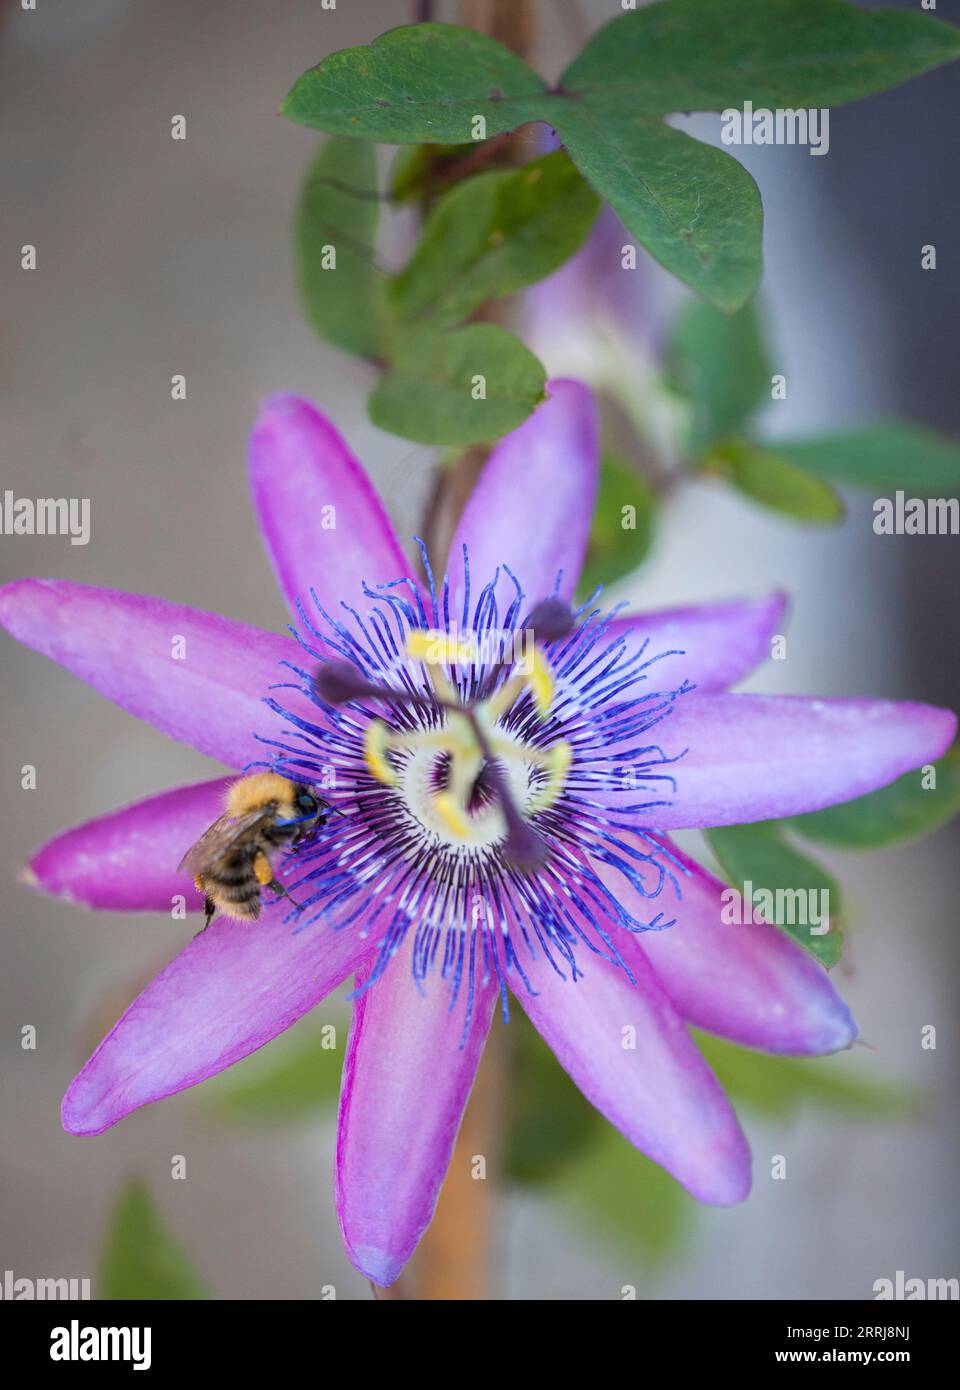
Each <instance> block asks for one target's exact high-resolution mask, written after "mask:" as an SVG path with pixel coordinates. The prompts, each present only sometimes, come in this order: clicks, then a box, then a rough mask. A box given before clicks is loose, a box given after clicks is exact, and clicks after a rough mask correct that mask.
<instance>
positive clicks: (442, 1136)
mask: <svg viewBox="0 0 960 1390" xmlns="http://www.w3.org/2000/svg"><path fill="white" fill-rule="evenodd" d="M410 967H411V961H410V951H409V948H405V949H404V950H402V951H401V952H400V953H399V954H398V955H397V956H396V957H395V958H394V959H393V960H392V961H391V962H390V964H389V966H388V968H387V970H386V972H385V973H384V974H383V975H382V976H381V977H380V979H379V980H377V981H376V982H375V983H374V984H373V985H372V986H371V987H370V989H369V990H368V991H367V992H366V993H365V994H362V995H361V996H360V998H359V999H358V1001H357V1004H356V1008H355V1010H354V1016H353V1025H352V1028H351V1031H350V1040H349V1043H348V1044H347V1057H346V1062H345V1064H344V1069H343V1086H342V1089H341V1092H340V1130H339V1137H338V1141H337V1177H336V1189H337V1212H338V1215H339V1218H340V1229H341V1231H342V1232H343V1239H344V1242H345V1244H346V1247H347V1253H348V1254H349V1256H350V1258H351V1260H352V1261H353V1263H354V1264H355V1265H356V1267H357V1269H359V1270H360V1271H361V1273H362V1274H365V1275H366V1276H367V1278H368V1279H372V1280H373V1282H374V1283H375V1284H382V1285H387V1284H392V1283H393V1282H394V1280H395V1279H396V1278H397V1276H398V1275H399V1273H400V1271H401V1269H402V1268H403V1266H404V1264H405V1263H406V1261H407V1260H408V1259H409V1258H410V1256H411V1254H412V1253H413V1251H414V1249H415V1247H416V1244H417V1242H418V1241H419V1239H420V1237H421V1236H422V1235H423V1232H424V1231H425V1230H426V1228H427V1226H428V1224H429V1222H430V1218H431V1217H432V1216H433V1209H434V1207H435V1206H436V1202H437V1197H438V1196H439V1193H440V1187H441V1184H442V1183H443V1179H444V1177H445V1176H446V1172H447V1167H448V1166H449V1163H450V1156H451V1154H452V1153H453V1145H454V1141H455V1139H456V1137H457V1130H458V1128H459V1126H460V1119H461V1117H462V1115H463V1111H464V1107H465V1106H466V1103H467V1097H468V1096H469V1094H470V1088H471V1086H472V1085H473V1079H474V1076H475V1074H476V1070H477V1065H478V1063H479V1061H480V1055H481V1053H482V1051H483V1044H484V1042H485V1041H486V1037H487V1032H488V1030H489V1027H490V1018H491V1014H492V1012H493V1005H494V1002H495V1000H496V998H497V988H496V985H495V983H493V982H489V981H485V982H483V983H478V985H477V986H476V990H475V994H474V1001H473V1017H472V1020H471V1024H470V1029H469V1033H468V1036H467V1040H466V1043H465V1045H464V1046H463V1047H462V1048H461V1046H460V1043H461V1040H462V1037H463V1031H464V1022H465V1017H466V1013H465V998H464V996H465V993H466V988H465V986H464V987H462V988H461V995H460V999H459V1001H458V1003H457V1004H456V1006H455V1007H453V1008H452V1009H451V994H450V986H449V983H448V982H447V981H444V980H442V979H441V978H440V977H439V976H437V975H433V976H430V977H428V978H427V979H426V981H425V982H424V984H423V993H421V992H420V991H419V990H418V988H417V985H416V983H415V982H414V979H413V975H412V972H411V968H410ZM358 983H359V978H358Z"/></svg>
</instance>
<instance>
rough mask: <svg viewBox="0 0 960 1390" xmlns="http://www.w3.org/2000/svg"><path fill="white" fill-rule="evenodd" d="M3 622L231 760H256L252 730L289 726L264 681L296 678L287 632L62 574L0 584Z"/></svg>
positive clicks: (295, 699) (299, 659)
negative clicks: (269, 705)
mask: <svg viewBox="0 0 960 1390" xmlns="http://www.w3.org/2000/svg"><path fill="white" fill-rule="evenodd" d="M0 623H2V624H3V626H4V627H5V628H6V629H7V631H8V632H9V633H11V635H12V636H14V637H16V638H17V640H18V641H19V642H23V643H24V644H25V645H26V646H28V647H33V648H34V650H35V651H38V652H43V654H44V656H49V657H51V658H52V659H53V660H54V661H58V662H59V663H60V665H61V666H65V667H66V668H67V670H68V671H72V672H73V674H74V675H75V676H79V677H80V679H81V680H84V681H86V682H87V684H88V685H92V686H93V688H94V689H95V690H99V691H100V693H101V695H106V696H107V698H108V699H110V700H113V701H114V702H115V703H116V704H118V705H120V706H122V708H123V709H126V710H129V711H130V713H131V714H135V715H137V716H138V718H140V719H145V720H146V721H147V723H149V724H153V725H154V726H155V727H156V728H158V729H160V730H162V731H163V733H165V734H169V735H170V737H171V738H176V739H179V740H180V742H181V743H187V744H190V745H191V746H192V747H193V748H197V749H199V751H200V752H201V753H206V754H208V755H209V756H210V757H211V758H217V759H218V760H219V761H220V762H222V763H226V764H227V766H228V767H236V768H242V767H244V766H245V765H246V764H247V763H248V762H250V761H252V760H253V759H256V758H263V756H264V748H263V744H262V743H259V742H257V741H256V739H255V738H254V733H255V732H258V733H260V734H263V735H267V736H270V737H276V736H277V734H278V731H279V729H280V728H281V727H283V728H285V727H286V726H285V725H283V726H281V724H280V721H279V719H278V716H277V715H275V714H274V713H272V712H271V711H270V710H267V709H265V708H264V706H263V704H262V702H261V701H262V697H263V696H265V695H266V694H267V693H268V691H269V688H270V686H272V685H276V684H277V683H278V682H284V681H293V680H294V679H295V677H294V676H293V675H292V673H291V672H290V671H289V670H288V669H287V668H286V667H284V666H283V665H281V663H282V662H283V661H292V662H293V663H294V664H295V665H298V666H302V665H303V664H304V655H303V653H302V651H301V649H300V647H299V646H298V645H297V644H296V643H295V642H294V641H292V640H291V639H290V638H288V637H280V636H278V635H277V634H275V633H272V632H263V631H261V630H260V629H259V628H255V627H249V626H248V625H247V624H246V623H237V622H233V621H232V620H231V619H229V618H221V617H220V616H219V615H218V614H215V613H203V612H201V611H200V610H199V609H197V608H188V607H186V606H184V605H182V604H178V603H167V602H166V601H165V600H164V599H160V598H150V597H147V596H145V595H142V594H126V593H122V592H121V591H120V590H118V589H99V588H94V587H92V586H91V585H87V584H71V583H68V582H67V581H66V580H62V579H21V580H19V581H18V582H17V583H15V584H7V585H6V586H5V587H4V588H2V589H0ZM178 638H182V639H183V646H182V650H183V657H182V659H180V658H179V657H178V655H177V653H178V652H179V651H180V650H181V648H180V644H179V643H178V642H177V641H176V639H178ZM280 695H281V697H282V700H283V703H284V704H285V705H286V707H287V708H289V709H294V710H297V711H298V712H300V713H306V714H308V715H309V716H310V717H313V718H314V719H315V718H316V715H317V710H316V707H315V706H314V705H312V704H310V702H309V701H307V700H306V699H305V698H304V697H303V696H301V695H299V694H298V693H297V692H293V691H287V690H284V691H282V692H280Z"/></svg>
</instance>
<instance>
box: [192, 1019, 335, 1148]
mask: <svg viewBox="0 0 960 1390" xmlns="http://www.w3.org/2000/svg"><path fill="white" fill-rule="evenodd" d="M341 1032H342V1033H343V1034H344V1036H345V1033H346V1030H345V1029H342V1030H341V1029H340V1028H338V1029H337V1033H336V1041H337V1046H335V1047H331V1046H330V1042H331V1041H332V1040H333V1038H334V1035H333V1034H331V1033H324V1032H321V1031H318V1030H317V1029H316V1028H315V1027H314V1026H312V1025H311V1026H310V1027H309V1028H307V1029H302V1030H300V1031H298V1032H295V1033H294V1035H293V1036H292V1037H291V1038H289V1039H287V1038H284V1039H282V1040H280V1039H278V1040H277V1041H276V1042H274V1043H271V1044H270V1045H269V1046H267V1047H265V1048H262V1049H261V1050H260V1051H259V1052H255V1053H254V1054H253V1055H252V1056H250V1057H246V1058H244V1060H243V1061H242V1062H238V1063H237V1064H236V1066H233V1067H231V1068H230V1070H229V1072H224V1073H222V1074H221V1076H219V1077H216V1078H214V1079H213V1080H212V1081H209V1082H208V1083H207V1085H206V1086H204V1088H203V1100H204V1102H205V1104H206V1106H207V1107H208V1109H209V1111H210V1113H211V1114H212V1115H213V1116H214V1118H215V1119H217V1120H221V1121H224V1122H226V1123H228V1124H237V1125H283V1124H295V1123H297V1122H299V1121H301V1120H311V1119H315V1118H316V1116H317V1115H318V1114H321V1113H322V1112H323V1111H324V1110H325V1109H328V1108H330V1107H331V1106H334V1105H335V1104H336V1101H337V1096H338V1094H339V1090H340V1073H341V1071H342V1068H343V1042H342V1038H341V1036H340V1034H341Z"/></svg>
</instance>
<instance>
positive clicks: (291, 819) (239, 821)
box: [177, 772, 331, 931]
mask: <svg viewBox="0 0 960 1390" xmlns="http://www.w3.org/2000/svg"><path fill="white" fill-rule="evenodd" d="M330 809H331V808H330V807H329V805H328V804H327V803H326V802H325V801H322V800H321V799H320V797H318V796H316V795H315V794H314V792H312V791H311V789H310V788H309V787H308V786H305V785H304V784H303V783H302V782H291V781H290V780H289V778H287V777H281V776H280V774H279V773H276V772H254V773H251V774H250V776H248V777H241V779H240V781H239V782H234V783H233V785H232V786H231V787H230V788H229V789H228V791H227V798H226V804H225V807H224V813H223V815H222V816H220V817H219V819H218V820H215V821H214V823H213V825H211V826H210V828H209V830H206V831H204V833H203V834H202V835H201V836H200V839H199V840H198V841H197V843H196V844H195V845H193V846H192V847H191V848H190V849H188V850H187V852H186V854H185V855H184V856H183V858H182V859H181V861H180V863H179V865H178V866H177V867H178V869H185V870H186V871H187V872H188V873H191V874H193V876H194V878H193V881H194V883H195V884H196V886H197V889H198V891H199V892H201V893H202V894H203V899H204V901H203V907H204V911H205V912H206V914H207V920H206V921H205V922H204V924H203V926H202V927H201V929H200V930H201V931H205V930H206V928H207V927H208V926H209V925H210V919H211V917H212V916H213V914H214V913H215V912H217V911H218V910H219V911H220V912H222V913H223V914H224V916H225V917H233V918H234V919H235V920H237V921H240V922H255V921H256V920H257V918H258V917H259V916H260V906H261V893H262V890H263V889H264V888H269V889H270V890H271V892H273V893H277V894H282V895H283V897H285V898H290V894H289V893H288V892H287V890H286V888H284V886H283V884H282V883H280V882H279V881H278V879H277V878H276V876H275V874H274V872H273V866H272V864H271V863H270V858H269V853H268V852H269V851H270V850H271V849H275V848H277V847H279V846H281V845H283V846H285V847H287V848H292V847H293V846H294V845H298V844H300V843H301V842H302V841H303V840H305V839H306V838H307V837H308V836H309V835H312V834H313V832H314V831H315V830H318V829H319V828H320V826H322V825H324V824H325V823H326V820H327V817H328V814H329V811H330ZM290 901H291V902H293V899H292V898H290ZM296 906H297V904H296V903H294V907H296Z"/></svg>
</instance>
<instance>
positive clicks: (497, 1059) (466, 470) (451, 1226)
mask: <svg viewBox="0 0 960 1390" xmlns="http://www.w3.org/2000/svg"><path fill="white" fill-rule="evenodd" d="M460 18H461V21H462V23H464V24H465V25H467V26H468V27H470V28H472V29H477V30H479V31H480V32H481V33H484V34H489V35H491V37H492V38H495V39H499V40H500V42H501V43H504V44H506V45H507V46H508V47H509V48H512V49H513V50H514V52H516V53H519V54H520V56H521V57H522V58H526V59H527V60H530V59H531V58H532V56H533V46H534V39H535V27H536V0H462V3H461V7H460ZM511 144H513V145H514V149H513V151H512V152H511V148H510V147H511ZM522 151H523V140H522V137H512V138H511V140H510V141H503V142H499V141H498V147H497V151H496V154H497V158H498V161H499V160H500V159H503V158H505V157H506V158H510V157H511V153H512V157H513V159H515V160H519V157H520V154H521V152H522ZM472 167H473V166H472V164H468V165H467V167H465V168H463V169H462V170H460V171H458V172H459V173H461V174H467V173H469V172H471V171H472ZM501 314H502V308H501V306H500V305H488V306H487V307H486V309H485V310H484V312H483V314H482V315H481V317H483V318H485V319H487V320H488V321H490V320H494V319H496V318H497V317H499V316H500V315H501ZM486 452H487V451H486V450H485V449H484V448H480V447H474V448H470V449H467V450H465V452H464V453H463V454H462V455H461V456H460V458H459V459H457V461H456V462H455V463H453V464H452V465H450V466H448V467H445V468H441V469H439V470H438V472H437V478H436V483H435V486H434V489H433V493H432V495H431V497H430V499H429V501H428V503H427V511H426V517H425V522H424V532H423V534H424V536H425V538H426V541H427V545H428V547H429V550H430V554H431V556H433V557H435V558H437V559H439V560H440V561H441V568H442V560H443V557H444V556H445V555H446V553H447V549H448V547H449V543H450V539H451V537H452V535H453V532H454V529H455V527H456V524H457V520H458V518H459V516H460V513H461V511H462V510H463V506H464V503H465V502H466V500H467V498H468V497H469V495H470V492H471V489H472V488H473V486H474V484H475V482H476V480H477V476H478V475H479V472H480V469H481V468H482V466H483V462H484V459H485V458H486ZM505 1044H506V1039H505V1035H504V1029H503V1027H502V1025H501V1023H500V1020H499V1017H495V1018H494V1022H493V1027H492V1028H491V1030H490V1036H489V1037H488V1039H487V1045H486V1048H485V1049H484V1055H483V1060H482V1062H481V1063H480V1068H479V1071H478V1073H477V1079H476V1081H475V1083H474V1087H473V1092H472V1095H471V1097H470V1101H469V1104H468V1105H467V1110H466V1113H465V1115H464V1117H463V1124H462V1125H461V1127H460V1133H459V1135H458V1136H457V1141H456V1145H455V1147H454V1152H453V1158H452V1160H451V1163H450V1168H449V1171H448V1173H447V1177H446V1180H445V1182H444V1184H443V1189H442V1191H441V1193H440V1200H439V1202H438V1203H437V1210H436V1213H435V1215H434V1218H433V1221H432V1223H431V1225H430V1227H429V1229H428V1231H427V1233H426V1235H425V1236H424V1238H423V1240H422V1241H421V1243H420V1246H419V1248H418V1250H417V1252H416V1254H415V1255H414V1257H413V1259H412V1260H411V1261H410V1263H409V1265H408V1266H407V1269H406V1270H405V1271H404V1274H403V1277H402V1279H401V1280H400V1281H399V1288H398V1289H397V1292H396V1293H395V1294H393V1296H394V1297H400V1298H415V1299H423V1300H430V1301H435V1300H442V1301H449V1300H479V1299H486V1298H489V1297H490V1295H491V1287H492V1276H493V1271H494V1265H495V1258H494V1256H495V1232H496V1209H497V1187H498V1178H499V1174H498V1164H499V1152H500V1134H501V1130H502V1114H503V1104H504V1094H505V1089H506V1065H507V1059H506V1045H505ZM431 1064H432V1063H431V1059H430V1058H426V1057H425V1058H424V1066H430V1065H431Z"/></svg>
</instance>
